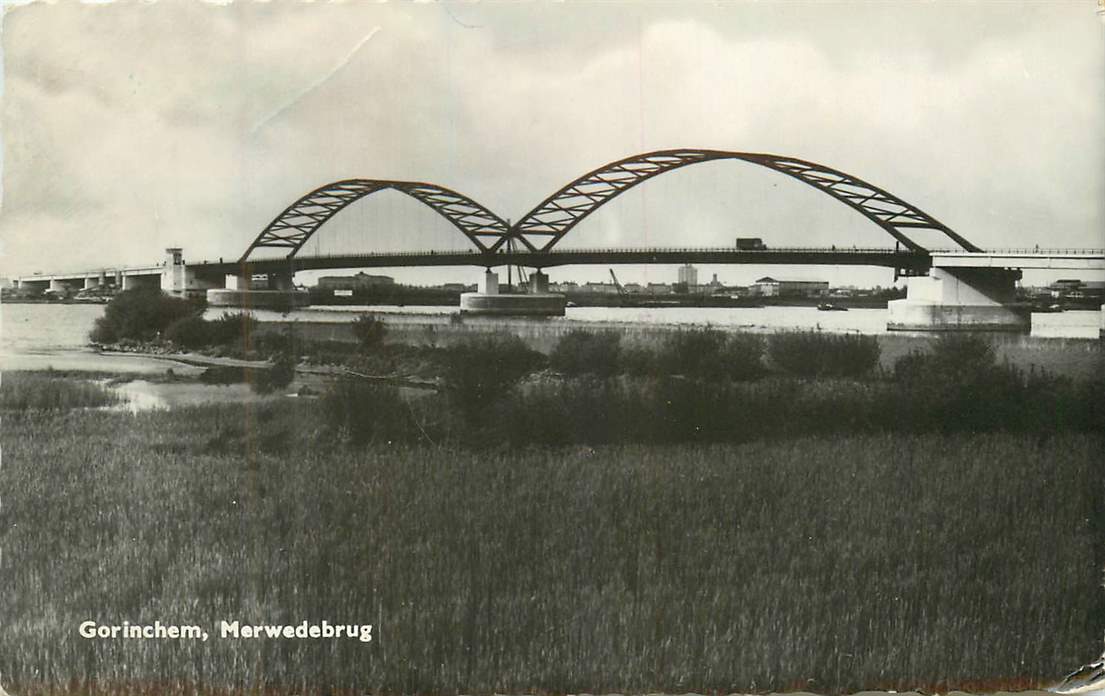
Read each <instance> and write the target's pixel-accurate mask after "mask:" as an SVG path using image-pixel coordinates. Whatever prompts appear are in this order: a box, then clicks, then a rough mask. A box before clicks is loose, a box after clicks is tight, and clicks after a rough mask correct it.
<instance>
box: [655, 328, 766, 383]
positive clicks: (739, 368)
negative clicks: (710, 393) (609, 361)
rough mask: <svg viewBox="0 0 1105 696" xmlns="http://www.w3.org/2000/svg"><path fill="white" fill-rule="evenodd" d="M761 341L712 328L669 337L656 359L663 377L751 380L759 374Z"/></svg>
mask: <svg viewBox="0 0 1105 696" xmlns="http://www.w3.org/2000/svg"><path fill="white" fill-rule="evenodd" d="M763 351H764V346H763V339H762V338H760V337H759V336H755V335H752V334H732V335H729V334H726V333H724V332H722V331H719V330H717V329H714V328H710V327H706V328H702V329H690V330H686V331H678V332H676V333H673V334H671V335H669V336H668V337H667V338H666V339H665V340H664V343H663V344H662V345H661V347H660V350H659V353H658V354H657V356H656V366H657V368H658V372H659V374H662V375H686V376H688V377H695V378H698V379H722V378H731V379H751V378H753V377H756V376H758V375H759V374H760V372H761V371H762V366H761V364H760V359H761V357H762V356H763Z"/></svg>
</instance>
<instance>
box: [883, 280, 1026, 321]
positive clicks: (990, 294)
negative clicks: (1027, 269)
mask: <svg viewBox="0 0 1105 696" xmlns="http://www.w3.org/2000/svg"><path fill="white" fill-rule="evenodd" d="M1020 277H1021V272H1020V271H1018V270H1010V269H1007V268H970V267H954V268H939V267H935V266H934V267H933V268H932V269H931V270H930V271H929V274H928V275H927V276H916V277H912V278H908V279H907V280H906V283H907V286H906V288H907V289H906V297H905V299H903V300H892V301H891V302H890V303H889V304H888V306H887V309H888V310H889V311H888V317H887V325H886V328H887V329H889V330H891V331H1015V332H1028V331H1029V330H1030V329H1031V328H1032V317H1031V311H1030V309H1029V308H1028V307H1024V306H1018V305H1017V304H1016V281H1017V280H1019V279H1020Z"/></svg>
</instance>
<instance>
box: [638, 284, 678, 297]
mask: <svg viewBox="0 0 1105 696" xmlns="http://www.w3.org/2000/svg"><path fill="white" fill-rule="evenodd" d="M645 292H646V293H648V294H649V295H670V294H671V292H672V290H671V285H669V284H668V283H649V284H648V287H646V288H645Z"/></svg>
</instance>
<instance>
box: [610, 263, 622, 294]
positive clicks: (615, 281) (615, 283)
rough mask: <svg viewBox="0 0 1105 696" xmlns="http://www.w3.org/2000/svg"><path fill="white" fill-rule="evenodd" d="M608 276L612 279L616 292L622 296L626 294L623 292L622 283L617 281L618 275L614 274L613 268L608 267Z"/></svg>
mask: <svg viewBox="0 0 1105 696" xmlns="http://www.w3.org/2000/svg"><path fill="white" fill-rule="evenodd" d="M610 278H611V279H613V281H614V287H615V288H617V289H618V294H619V295H623V296H624V295H625V294H626V293H625V288H623V287H622V284H621V283H619V282H618V276H616V275H614V269H613V268H611V269H610Z"/></svg>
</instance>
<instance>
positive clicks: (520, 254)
mask: <svg viewBox="0 0 1105 696" xmlns="http://www.w3.org/2000/svg"><path fill="white" fill-rule="evenodd" d="M293 263H294V268H295V270H319V269H329V268H389V267H400V266H484V267H488V268H490V267H494V266H505V265H518V266H527V267H531V268H551V267H555V266H573V265H594V264H599V265H619V264H682V263H715V264H776V265H836V266H884V267H887V268H909V269H915V270H924V269H926V268H928V266H929V256H928V254H925V253H919V252H914V251H905V250H894V249H881V248H874V249H873V248H848V249H845V248H841V249H832V248H829V249H823V248H806V247H791V248H775V249H763V250H742V249H734V248H732V247H716V248H713V247H709V248H692V247H684V248H674V249H673V248H654V247H640V248H630V249H560V250H557V251H548V252H539V251H506V250H502V249H500V250H499V251H498V252H495V253H486V252H479V251H426V252H393V253H374V254H335V255H321V256H296V257H295V258H294V261H293ZM217 266H218V268H219V269H220V270H222V269H226V271H227V272H228V273H232V272H235V271H236V270H239V268H240V267H239V266H238V265H237V264H218V265H217ZM287 267H288V260H287V259H284V258H279V259H255V260H252V261H251V263H250V266H249V268H250V270H252V271H253V272H257V273H263V272H265V271H267V270H270V269H272V270H279V269H286V268H287ZM212 270H214V268H213V269H212Z"/></svg>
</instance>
